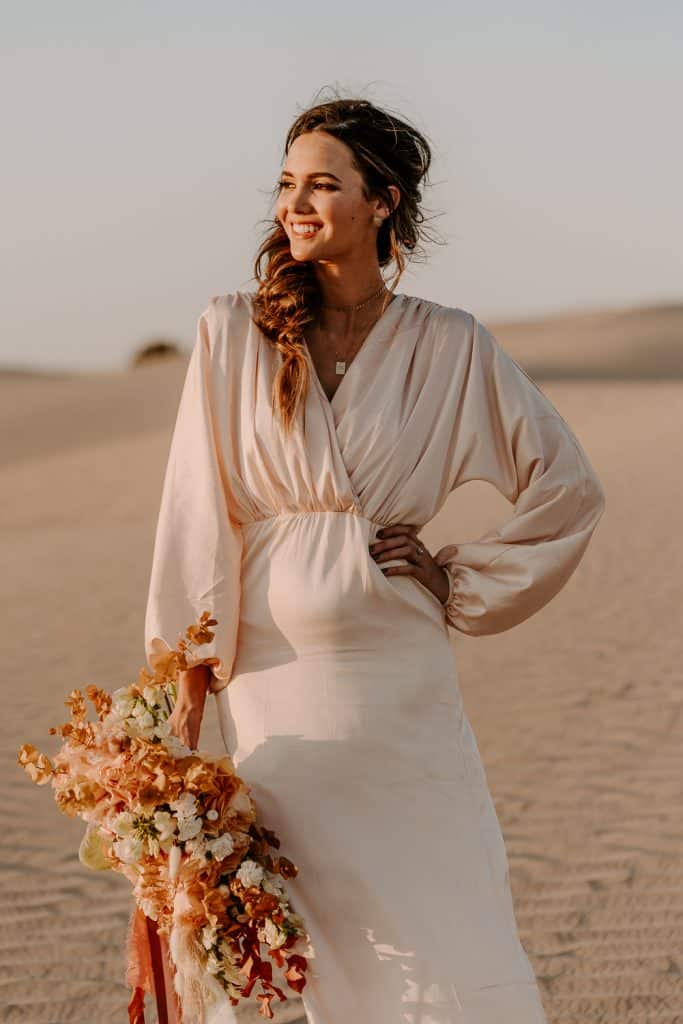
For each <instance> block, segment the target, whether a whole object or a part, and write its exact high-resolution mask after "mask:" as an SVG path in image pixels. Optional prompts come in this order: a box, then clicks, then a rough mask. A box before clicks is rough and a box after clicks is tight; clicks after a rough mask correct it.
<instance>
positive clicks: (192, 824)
mask: <svg viewBox="0 0 683 1024" xmlns="http://www.w3.org/2000/svg"><path fill="white" fill-rule="evenodd" d="M201 830H202V819H201V818H179V819H178V839H180V841H181V842H184V841H185V840H187V839H194V837H195V836H197V835H199V833H200V832H201Z"/></svg>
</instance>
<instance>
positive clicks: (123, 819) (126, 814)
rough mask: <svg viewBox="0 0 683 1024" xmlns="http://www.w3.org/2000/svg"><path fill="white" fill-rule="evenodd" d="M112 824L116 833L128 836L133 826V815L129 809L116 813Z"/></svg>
mask: <svg viewBox="0 0 683 1024" xmlns="http://www.w3.org/2000/svg"><path fill="white" fill-rule="evenodd" d="M112 824H113V826H114V830H115V832H116V834H117V835H119V836H129V835H130V834H131V832H132V831H133V828H134V827H135V817H134V816H133V815H132V814H131V813H130V811H122V812H121V814H117V815H116V817H115V818H114V821H113V822H112Z"/></svg>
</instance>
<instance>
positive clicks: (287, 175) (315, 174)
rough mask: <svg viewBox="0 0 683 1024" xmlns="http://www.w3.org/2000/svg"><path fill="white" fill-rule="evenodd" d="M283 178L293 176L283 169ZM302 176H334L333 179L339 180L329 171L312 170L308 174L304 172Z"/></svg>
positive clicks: (339, 179)
mask: <svg viewBox="0 0 683 1024" xmlns="http://www.w3.org/2000/svg"><path fill="white" fill-rule="evenodd" d="M282 177H283V178H293V177H294V175H293V174H292V173H291V171H283V172H282ZM304 178H334V180H335V181H341V178H338V177H337V175H336V174H332V173H331V172H330V171H312V172H311V173H310V174H304Z"/></svg>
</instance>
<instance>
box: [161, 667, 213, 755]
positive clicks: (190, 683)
mask: <svg viewBox="0 0 683 1024" xmlns="http://www.w3.org/2000/svg"><path fill="white" fill-rule="evenodd" d="M210 678H211V669H210V668H209V666H208V665H195V666H193V667H192V668H190V669H188V670H187V671H186V672H180V673H179V674H178V687H177V688H178V696H177V699H176V702H175V705H174V707H173V711H172V712H171V714H170V715H169V717H168V724H169V726H170V729H171V732H172V733H173V735H174V736H177V737H178V739H179V740H180V742H181V743H184V744H185V746H186V747H189V748H190V750H196V749H197V745H198V743H199V731H200V728H201V724H202V718H203V716H204V705H205V703H206V694H207V692H208V688H209V680H210Z"/></svg>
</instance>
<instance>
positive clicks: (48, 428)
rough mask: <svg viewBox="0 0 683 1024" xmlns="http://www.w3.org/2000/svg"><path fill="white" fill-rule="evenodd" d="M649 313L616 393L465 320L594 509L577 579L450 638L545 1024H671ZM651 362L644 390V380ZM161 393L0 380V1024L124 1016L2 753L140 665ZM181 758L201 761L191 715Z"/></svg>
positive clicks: (665, 668)
mask: <svg viewBox="0 0 683 1024" xmlns="http://www.w3.org/2000/svg"><path fill="white" fill-rule="evenodd" d="M660 314H661V311H660ZM660 314H658V315H657V317H656V318H655V320H656V323H655V320H653V322H652V331H651V332H650V333H648V330H647V324H648V322H649V321H648V311H647V310H646V311H640V313H639V314H638V315H636V314H635V313H634V314H633V319H632V320H629V318H628V317H624V316H622V335H623V336H624V337H626V335H628V329H630V328H628V329H627V326H624V325H627V324H630V325H631V327H632V328H633V330H632V332H631V336H629V338H628V344H626V343H624V344H622V348H621V350H619V351H621V352H622V355H623V352H625V351H627V350H628V351H629V352H631V353H633V352H634V351H635V349H636V347H637V346H636V345H635V342H634V340H633V339H634V337H636V336H639V337H640V350H639V352H638V356H637V359H636V358H635V357H633V356H632V357H631V358H632V365H636V364H637V367H639V368H638V369H637V373H638V374H642V376H641V379H638V377H637V376H636V377H633V376H632V377H631V378H630V379H629V377H628V374H627V372H626V369H625V366H626V363H625V362H624V359H621V357H620V355H619V351H617V349H618V345H617V346H616V348H615V346H614V345H612V344H607V343H606V344H605V346H604V348H602V349H601V347H600V344H599V337H600V334H599V331H597V329H596V333H595V338H596V339H598V341H595V340H594V342H593V344H592V346H591V345H590V344H589V343H588V342H587V341H586V337H583V338H582V336H581V332H580V330H579V329H578V327H576V325H575V327H576V330H575V334H574V335H573V336H574V337H575V339H576V343H575V344H572V343H571V337H572V333H571V330H570V329H569V327H567V325H566V324H565V325H564V327H563V326H562V324H560V326H559V327H558V322H553V323H551V322H550V321H548V322H547V323H546V330H545V332H544V331H543V329H542V327H541V326H539V325H535V326H534V330H533V332H532V331H531V330H530V329H529V330H527V331H526V332H525V333H524V337H525V338H526V342H525V345H521V343H520V342H519V339H518V338H517V336H516V335H515V330H514V325H501V326H500V329H499V330H498V328H497V327H496V325H489V326H492V327H494V329H496V330H497V331H498V337H499V338H500V340H501V341H502V342H503V343H504V344H505V345H506V347H507V348H508V350H509V351H510V352H511V354H513V355H514V356H515V358H519V359H521V361H522V362H523V364H524V366H525V368H527V369H529V368H530V367H531V366H544V365H545V366H546V368H547V370H548V373H550V374H551V375H552V376H553V378H554V379H551V377H548V379H543V380H541V379H539V383H540V384H541V386H542V387H543V389H544V391H545V392H546V394H547V395H548V397H549V398H550V399H551V401H552V402H554V404H555V405H556V406H557V408H558V410H559V411H560V412H561V414H562V415H563V416H564V417H565V419H567V421H568V422H569V423H570V424H571V425H572V427H573V429H574V431H575V433H576V434H577V436H578V437H579V439H580V440H581V442H582V444H583V445H584V447H585V448H586V450H587V452H588V453H589V456H590V458H591V460H592V461H593V463H594V465H595V467H596V469H597V471H598V473H599V474H600V477H601V479H602V481H603V483H604V486H605V490H606V494H607V509H606V512H605V514H604V516H603V519H602V521H601V523H600V525H599V526H598V529H597V531H596V534H595V536H594V538H593V541H592V543H591V546H590V548H589V550H588V554H587V556H586V558H585V560H584V562H583V563H582V564H581V565H580V566H579V568H578V570H577V571H576V573H575V574H574V576H573V577H572V579H571V580H570V581H569V583H568V584H567V586H566V587H565V589H564V590H563V591H562V592H561V593H560V594H559V595H558V596H557V597H556V598H555V600H554V601H552V602H551V603H550V605H548V606H547V607H546V608H545V609H543V610H541V611H540V612H539V613H537V614H536V615H535V616H533V617H532V618H531V619H529V620H527V622H525V623H523V624H521V625H520V626H518V627H517V628H516V629H514V630H511V631H509V632H508V633H504V634H500V635H498V636H494V637H487V638H469V637H464V636H462V635H461V634H457V633H455V632H452V638H453V643H454V645H455V648H456V651H457V654H458V659H459V665H460V674H461V687H462V690H463V693H464V696H465V703H466V707H467V711H468V714H469V716H470V720H471V722H472V725H473V728H474V731H475V734H476V736H477V739H478V742H479V747H480V750H481V753H482V757H483V759H484V763H485V767H486V771H487V775H488V779H489V784H490V787H491V790H492V793H493V796H494V799H495V803H496V807H497V809H498V813H499V818H500V821H501V826H502V828H503V833H504V837H505V842H506V847H507V850H508V857H509V861H510V879H511V886H512V890H513V896H514V899H515V909H516V915H517V920H518V924H519V929H520V935H521V938H522V941H523V944H524V946H525V948H526V950H527V952H528V953H529V955H530V958H531V960H532V963H533V966H534V968H535V970H536V973H537V975H538V977H539V981H540V984H541V992H542V996H543V1001H544V1004H545V1006H546V1009H547V1013H548V1018H549V1021H550V1022H551V1024H584V1022H585V1024H588V1022H592V1021H596V1022H598V1021H599V1022H614V1024H641V1022H642V1024H674V1022H682V1021H683V973H682V972H683V818H682V817H681V813H680V807H681V797H682V796H683V793H682V789H683V784H682V782H681V778H682V774H683V773H682V772H681V740H682V738H683V721H682V705H683V686H682V685H681V684H682V679H681V669H680V665H681V662H682V654H683V651H682V647H683V640H682V631H681V603H682V602H681V597H682V593H681V590H682V585H681V580H682V579H683V544H682V543H681V539H680V537H679V534H678V530H677V528H676V523H677V522H680V518H681V517H680V508H681V507H683V474H682V473H681V468H680V467H681V438H682V437H683V379H678V378H679V377H680V375H679V374H678V373H677V372H676V370H675V366H676V365H677V364H676V359H677V356H676V346H675V341H676V331H675V323H677V324H678V326H679V333H678V352H679V353H680V352H681V351H683V332H681V331H680V324H681V318H680V316H679V315H678V311H677V310H676V309H673V311H672V310H669V312H668V314H667V315H668V320H667V324H668V327H667V330H668V331H669V334H670V336H669V335H667V338H668V340H667V341H666V345H668V348H667V353H668V355H667V359H666V360H664V361H663V362H660V356H661V351H662V345H664V342H663V341H662V337H663V335H662V330H663V328H662V326H661V325H662V320H661V316H662V315H663V314H661V315H660ZM613 316H614V314H610V317H612V320H613ZM653 316H654V314H653ZM665 319H666V317H665ZM674 321H675V323H674ZM593 323H594V326H595V323H596V321H595V320H594V321H593ZM672 324H674V326H673V327H672ZM584 327H585V324H584ZM532 334H533V337H534V338H535V339H536V341H535V348H534V346H533V345H531V343H530V341H529V338H530V336H531V335H532ZM605 336H607V335H605ZM568 338H569V341H567V339H568ZM559 339H562V342H561V344H560V342H559ZM649 339H654V341H653V345H652V349H651V355H652V361H651V364H648V361H647V353H648V351H649V349H648V341H649ZM657 339H659V341H658V343H657V344H655V343H654V342H655V341H657ZM658 346H659V347H658ZM596 348H597V349H599V350H600V349H601V351H602V361H601V360H600V359H599V358H598V356H597V355H596V353H595V349H596ZM563 352H564V361H563V357H562V353H563ZM577 353H579V355H580V354H581V353H584V355H586V359H585V360H584V363H582V364H581V365H582V366H583V367H584V376H583V379H577V380H573V379H561V378H563V377H570V376H572V374H574V373H576V360H577V359H578V358H579V356H578V355H577ZM657 353H659V355H657ZM588 355H590V359H588ZM655 357H657V358H656V359H655ZM581 358H583V356H581ZM620 359H621V361H620ZM626 362H627V361H626ZM588 363H590V369H589V370H586V369H585V367H586V365H588ZM617 364H618V365H617ZM644 365H649V370H650V372H645V371H643V370H642V367H643V366H644ZM662 365H665V366H666V367H668V369H666V373H665V375H664V377H663V379H660V380H655V379H646V378H655V377H657V376H658V375H659V373H658V367H661V366H662ZM610 366H612V367H613V368H615V369H614V373H613V376H612V377H610ZM579 368H580V367H579ZM183 372H184V363H183V361H182V360H181V361H177V360H175V361H174V360H169V361H168V362H166V363H164V362H161V363H157V364H150V365H145V366H141V367H139V368H137V369H135V370H132V369H131V370H127V371H124V372H121V373H118V374H106V375H98V374H80V375H79V374H71V375H66V376H60V375H47V376H41V375H37V374H36V375H33V374H24V375H17V374H0V438H2V439H3V440H2V441H1V442H0V472H1V473H2V493H3V495H4V499H5V500H4V501H3V502H2V504H1V505H0V545H1V554H2V565H3V573H2V582H1V584H0V587H1V590H0V601H1V605H0V612H1V614H2V624H3V632H4V642H3V645H2V647H3V662H4V692H3V709H4V714H3V716H2V728H3V730H4V736H3V743H2V747H1V749H2V758H3V763H2V769H3V770H2V776H1V784H0V802H1V807H2V812H3V818H2V821H3V827H2V833H1V834H0V879H1V880H2V896H1V897H0V912H1V913H2V921H3V934H2V938H1V939H0V986H1V988H0V1020H2V1021H16V1022H22V1024H67V1022H69V1024H70V1022H79V1024H86V1022H87V1024H94V1022H97V1024H121V1022H123V1021H124V1020H126V1019H127V1015H126V1005H127V1001H128V996H129V993H128V990H127V988H126V987H125V985H124V980H123V973H124V961H123V945H124V937H125V930H126V923H127V919H128V913H129V910H130V896H129V890H128V883H127V882H126V881H125V880H123V879H121V878H119V877H115V876H113V875H108V874H102V875H100V874H94V873H92V872H88V871H87V870H86V869H85V868H83V867H82V866H81V865H80V863H79V861H78V860H77V856H76V850H77V846H78V842H79V840H80V837H81V834H82V831H83V828H82V825H81V823H80V822H79V821H71V820H69V819H67V818H65V817H64V816H62V815H61V814H59V812H58V811H57V809H56V807H55V805H54V803H53V801H52V798H51V794H50V791H49V790H46V789H39V788H38V787H35V786H33V785H32V784H31V783H30V781H29V780H28V778H26V777H25V776H24V774H23V772H22V771H21V769H20V768H19V767H18V766H17V765H16V763H15V757H16V750H17V748H18V747H19V746H20V744H21V743H24V742H31V743H34V744H35V745H36V746H38V747H40V748H42V749H44V750H45V751H47V752H49V751H51V750H54V749H55V739H54V738H53V737H49V736H48V735H47V729H48V727H49V726H50V725H52V724H56V723H58V722H61V721H64V720H65V719H66V709H64V708H63V706H62V701H63V700H64V698H65V697H66V695H67V693H68V691H69V690H70V689H71V688H72V687H74V686H81V687H83V686H85V685H86V684H88V683H90V682H92V683H96V684H97V685H99V686H103V687H105V688H107V689H114V688H115V687H117V686H120V685H123V684H124V683H127V682H130V681H132V680H133V679H134V678H135V676H136V675H137V671H138V669H139V667H140V666H141V665H142V664H143V663H144V653H143V648H142V624H143V616H144V604H145V599H146V586H147V581H148V573H149V568H150V560H151V550H152V541H153V534H154V527H155V520H156V514H157V510H158V501H159V495H160V487H161V481H162V475H163V470H164V465H165V459H166V455H167V451H168V444H169V439H170V430H171V427H172V424H173V419H174V414H175V408H176V404H177V399H178V395H179V389H180V386H181V384H182V377H183ZM667 378H668V379H667ZM510 511H511V510H510V506H508V504H507V502H506V501H505V500H504V499H502V498H501V497H500V496H499V495H498V494H496V493H495V492H493V491H492V490H491V488H489V487H487V486H486V485H483V484H470V485H467V486H466V487H464V488H462V489H461V490H460V491H458V494H457V495H452V496H451V498H450V499H449V501H448V503H447V505H446V506H445V508H444V509H443V510H442V511H441V513H440V514H439V516H438V517H437V519H435V520H434V521H433V522H432V523H430V524H429V526H428V527H427V528H426V529H425V531H424V532H423V540H424V541H425V542H426V543H427V545H428V547H429V549H430V550H431V551H432V552H434V551H436V549H437V548H438V547H439V546H440V545H442V544H444V543H446V542H453V543H457V542H458V540H468V539H473V538H474V537H475V536H477V535H478V534H479V533H480V532H482V531H483V529H485V528H486V527H488V525H490V524H492V523H494V522H497V521H500V520H501V519H502V518H503V517H505V516H507V515H509V514H510ZM202 746H204V747H206V748H208V749H215V750H219V749H220V740H219V737H218V732H217V728H216V721H215V711H214V708H213V705H212V703H211V702H209V704H208V705H207V714H206V717H205V722H204V726H203V731H202ZM286 1009H287V1012H284V1010H281V1009H280V1007H279V1006H277V1005H276V1020H279V1021H282V1022H283V1024H286V1022H288V1021H294V1020H301V1021H303V1019H304V1018H303V1016H302V1010H301V1004H300V1002H299V1001H298V1000H297V999H296V997H295V995H294V993H292V999H291V1001H289V1002H288V1003H287V1004H286ZM153 1019H154V1014H153V1013H151V1012H150V1014H149V1015H148V1020H150V1021H151V1020H153ZM244 1019H245V1020H247V1019H249V1020H254V1021H255V1020H257V1019H262V1018H258V1017H257V1016H256V1015H255V1014H253V1013H250V1014H245V1016H244ZM397 1024H398V1022H397ZM501 1024H503V1022H501Z"/></svg>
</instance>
